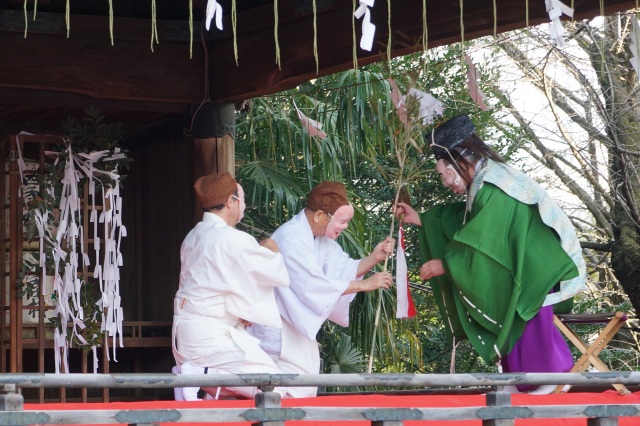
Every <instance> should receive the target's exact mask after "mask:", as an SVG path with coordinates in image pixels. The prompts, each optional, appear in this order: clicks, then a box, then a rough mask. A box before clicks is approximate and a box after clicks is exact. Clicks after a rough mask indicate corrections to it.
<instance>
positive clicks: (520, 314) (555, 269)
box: [419, 182, 578, 364]
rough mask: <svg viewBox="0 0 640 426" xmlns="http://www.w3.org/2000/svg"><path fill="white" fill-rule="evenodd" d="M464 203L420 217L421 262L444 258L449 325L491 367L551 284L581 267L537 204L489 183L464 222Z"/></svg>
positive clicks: (442, 300) (437, 285)
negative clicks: (566, 249)
mask: <svg viewBox="0 0 640 426" xmlns="http://www.w3.org/2000/svg"><path fill="white" fill-rule="evenodd" d="M464 210H465V204H464V203H455V204H448V205H443V206H438V207H434V208H432V209H431V210H429V211H428V212H426V213H423V214H422V215H421V221H422V230H421V232H420V233H419V234H420V255H421V260H422V261H423V262H426V261H428V260H431V259H442V260H443V266H444V268H445V270H446V273H445V275H442V276H439V277H436V278H432V279H431V280H430V282H431V285H432V287H433V290H434V295H435V297H436V301H437V304H438V307H439V309H440V313H441V315H442V317H443V320H444V322H445V326H446V328H447V330H448V332H449V333H450V335H451V336H452V337H455V339H456V341H459V340H461V339H463V338H468V339H469V341H470V342H471V344H472V345H473V347H474V348H475V349H476V351H477V352H478V354H479V355H480V356H481V357H482V358H483V359H484V360H485V362H487V363H489V364H494V363H496V362H497V361H498V360H499V359H500V358H501V357H504V356H506V355H507V354H508V353H509V352H510V351H511V349H512V348H513V345H514V344H515V343H516V341H517V340H518V339H519V338H520V336H521V335H522V332H523V331H524V327H525V325H526V323H527V321H529V320H530V319H531V318H533V316H535V315H536V313H537V312H538V310H539V309H540V307H541V306H542V305H543V302H544V300H545V297H546V296H547V294H548V293H549V291H550V290H551V289H552V287H553V286H554V285H555V284H557V283H558V282H560V281H566V280H570V279H572V278H574V277H577V276H578V268H577V267H576V264H575V263H574V261H573V260H572V259H571V257H570V256H569V255H568V254H567V253H566V252H565V250H564V249H563V248H562V246H561V244H560V242H559V240H558V237H557V235H556V233H555V232H554V231H553V230H552V228H550V227H548V226H547V225H545V224H544V222H543V221H542V219H541V216H540V213H539V211H538V208H537V205H530V204H525V203H522V202H520V201H518V200H516V199H514V198H512V197H510V196H509V195H507V194H506V193H505V192H503V191H502V190H501V189H499V188H498V187H497V186H495V185H493V184H491V183H488V182H484V184H483V185H482V187H481V188H480V189H479V190H478V191H477V193H476V194H475V198H474V200H473V204H472V206H471V210H470V211H469V212H468V213H467V218H466V224H464V225H463V218H464Z"/></svg>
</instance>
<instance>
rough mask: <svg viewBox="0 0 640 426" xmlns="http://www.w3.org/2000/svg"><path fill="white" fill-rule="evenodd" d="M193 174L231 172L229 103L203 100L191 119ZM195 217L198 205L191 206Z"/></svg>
mask: <svg viewBox="0 0 640 426" xmlns="http://www.w3.org/2000/svg"><path fill="white" fill-rule="evenodd" d="M193 137H194V153H193V154H194V160H193V161H194V164H193V166H194V167H193V170H194V176H193V181H195V180H196V179H197V178H199V177H200V176H205V175H208V174H210V173H214V172H218V173H222V172H229V173H231V176H235V175H236V173H235V162H236V156H235V138H236V115H235V106H234V104H232V103H224V102H210V103H206V104H203V105H202V106H201V107H200V108H199V109H198V111H197V112H196V114H195V116H194V119H193ZM195 219H196V221H199V220H200V219H202V209H201V208H200V206H198V205H196V206H195Z"/></svg>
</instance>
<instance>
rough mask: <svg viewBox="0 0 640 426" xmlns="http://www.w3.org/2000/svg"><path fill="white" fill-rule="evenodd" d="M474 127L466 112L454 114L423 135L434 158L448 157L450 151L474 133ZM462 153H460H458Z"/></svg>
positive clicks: (449, 156)
mask: <svg viewBox="0 0 640 426" xmlns="http://www.w3.org/2000/svg"><path fill="white" fill-rule="evenodd" d="M475 131H476V128H475V126H474V125H473V123H472V122H471V119H470V118H469V116H468V115H466V114H461V115H456V116H455V117H453V118H450V119H449V120H447V121H445V122H444V123H442V124H441V125H440V126H438V127H436V128H435V129H433V130H431V131H430V132H429V133H427V134H426V135H425V139H426V142H427V143H428V144H429V145H430V146H431V150H432V151H433V155H434V156H435V157H436V160H439V159H441V158H446V159H450V158H453V157H452V156H451V152H453V151H455V147H456V146H458V145H459V144H460V142H462V141H463V140H465V139H466V138H468V137H469V136H471V135H472V134H473V133H475ZM458 154H462V153H458Z"/></svg>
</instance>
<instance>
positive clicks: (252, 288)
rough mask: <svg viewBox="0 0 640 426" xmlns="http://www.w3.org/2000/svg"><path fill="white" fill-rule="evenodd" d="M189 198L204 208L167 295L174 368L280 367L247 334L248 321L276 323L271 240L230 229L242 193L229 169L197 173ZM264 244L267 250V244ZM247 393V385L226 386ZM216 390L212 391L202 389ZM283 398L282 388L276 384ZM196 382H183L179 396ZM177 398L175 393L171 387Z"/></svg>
mask: <svg viewBox="0 0 640 426" xmlns="http://www.w3.org/2000/svg"><path fill="white" fill-rule="evenodd" d="M194 188H195V190H196V196H197V198H198V201H199V203H200V205H201V206H202V207H203V209H204V211H205V213H204V217H203V219H202V221H201V222H199V223H198V224H197V225H196V226H195V227H194V228H193V229H192V230H191V231H190V232H189V234H188V235H187V237H186V238H185V239H184V242H183V243H182V247H181V250H180V260H181V270H180V286H179V289H178V292H177V293H176V296H175V299H174V316H173V333H172V334H173V336H172V337H173V355H174V357H175V360H176V363H177V367H178V371H179V372H180V373H181V374H206V373H209V374H211V373H216V374H218V373H234V374H243V373H274V374H276V373H280V370H279V369H278V367H277V366H276V364H275V363H274V361H273V360H272V359H271V358H270V356H269V355H268V354H267V353H265V352H264V350H262V349H261V348H260V346H259V341H258V340H257V339H256V338H254V337H252V336H250V335H249V334H248V333H247V331H246V330H245V326H246V325H248V324H250V323H255V324H261V325H264V326H269V327H274V328H275V329H279V328H281V327H282V322H281V319H280V314H279V312H278V308H277V306H276V301H275V294H274V288H286V287H287V286H288V284H289V276H288V274H287V271H286V269H285V265H284V261H283V257H282V255H281V254H280V253H278V252H277V245H276V244H275V243H274V242H273V240H271V239H267V240H266V241H265V242H263V243H260V244H258V242H257V241H256V240H255V239H254V238H253V237H252V236H251V235H249V234H247V233H245V232H242V231H239V230H236V229H235V228H234V227H235V225H236V224H237V223H238V222H239V221H240V219H241V218H242V216H243V214H244V209H245V204H244V192H243V190H242V187H241V186H240V185H239V184H237V182H236V181H235V179H233V177H231V175H230V174H229V173H214V174H212V175H208V176H204V177H202V178H200V179H198V180H197V181H196V183H195V185H194ZM267 247H268V248H267ZM226 389H227V390H228V391H231V392H232V394H235V395H238V396H244V397H252V396H253V395H254V394H255V393H256V392H257V390H256V388H254V387H233V388H226ZM204 390H205V391H206V392H207V393H208V394H210V395H211V394H213V395H217V392H219V389H216V388H213V389H204ZM275 390H276V391H277V392H280V393H281V394H282V395H283V396H284V395H285V394H286V390H284V389H282V388H276V389H275ZM197 392H198V388H192V387H189V388H183V389H182V394H183V395H182V396H183V398H184V399H186V400H194V399H197ZM176 397H177V398H180V392H179V391H178V392H176Z"/></svg>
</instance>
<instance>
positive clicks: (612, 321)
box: [553, 312, 631, 395]
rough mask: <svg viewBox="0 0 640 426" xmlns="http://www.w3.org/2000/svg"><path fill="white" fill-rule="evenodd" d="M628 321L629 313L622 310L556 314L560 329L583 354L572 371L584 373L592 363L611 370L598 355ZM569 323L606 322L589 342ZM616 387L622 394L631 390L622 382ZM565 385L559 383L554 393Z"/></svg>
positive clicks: (599, 367)
mask: <svg viewBox="0 0 640 426" xmlns="http://www.w3.org/2000/svg"><path fill="white" fill-rule="evenodd" d="M626 321H627V315H626V314H624V313H622V312H616V313H608V314H556V315H554V318H553V322H554V324H555V325H556V327H558V329H559V330H560V331H561V332H562V334H564V335H565V336H567V338H568V339H569V340H570V341H571V343H573V344H574V345H575V347H576V348H578V350H579V351H580V352H581V353H582V356H581V357H580V359H579V360H578V361H576V363H575V364H574V365H573V368H572V369H571V371H570V372H571V373H583V372H585V371H587V369H588V368H589V366H590V365H593V367H595V369H596V370H598V371H602V372H605V371H610V370H609V368H607V366H606V365H605V363H604V362H602V361H601V360H600V358H598V355H599V354H600V352H602V350H603V349H604V348H605V347H606V346H607V344H608V343H609V341H610V340H611V339H612V338H613V336H615V335H616V333H617V332H618V330H620V327H622V326H623V325H624V323H625V322H626ZM569 324H606V325H605V327H604V328H603V329H602V331H601V332H600V334H598V336H597V337H596V338H595V339H594V340H593V341H592V342H591V343H589V344H587V343H585V342H584V341H583V340H582V339H581V338H580V337H578V335H577V334H576V333H575V332H574V331H573V330H572V329H571V328H569V326H568V325H569ZM613 387H614V388H616V390H617V391H618V393H619V394H620V395H627V394H629V393H631V392H629V390H628V389H627V388H626V387H625V386H624V385H622V384H614V385H613ZM563 388H564V385H558V387H556V389H555V391H554V393H560V392H562V390H563Z"/></svg>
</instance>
